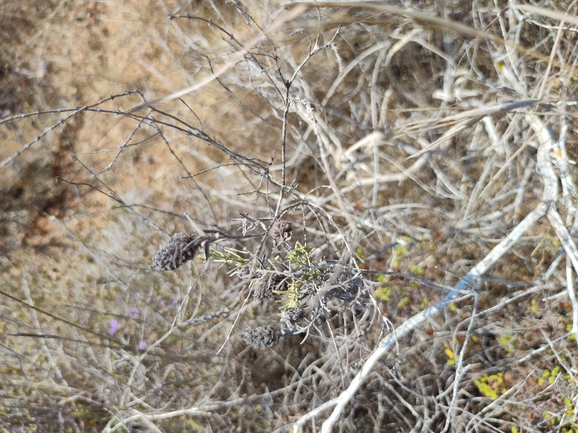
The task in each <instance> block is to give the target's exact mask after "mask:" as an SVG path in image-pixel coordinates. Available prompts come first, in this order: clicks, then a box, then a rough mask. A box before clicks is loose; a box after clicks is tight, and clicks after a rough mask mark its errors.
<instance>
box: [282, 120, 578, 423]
mask: <svg viewBox="0 0 578 433" xmlns="http://www.w3.org/2000/svg"><path fill="white" fill-rule="evenodd" d="M526 121H527V123H528V124H529V125H530V126H531V128H532V129H533V130H534V132H535V135H536V137H537V139H538V142H539V147H538V164H537V165H538V171H539V173H540V175H541V177H542V180H543V183H544V189H543V194H542V200H541V202H540V204H539V205H538V206H536V208H535V209H534V210H532V211H531V212H530V213H529V214H528V215H527V216H526V218H524V219H523V220H522V221H521V222H520V223H519V224H518V225H517V226H516V227H515V228H514V229H513V230H512V231H511V232H510V233H509V234H508V236H507V237H506V238H505V239H504V240H502V242H500V243H499V244H498V245H497V246H496V247H494V249H492V250H491V251H490V252H489V253H488V255H486V257H485V258H484V259H483V260H481V261H480V262H479V263H478V264H477V265H476V266H475V267H474V268H473V269H472V270H471V271H470V272H469V273H468V274H467V275H466V276H465V277H464V278H463V279H462V280H461V281H460V282H459V283H458V284H457V285H456V286H455V287H454V291H451V292H450V293H448V294H447V295H446V296H445V297H444V298H443V299H442V300H441V301H439V302H438V303H437V304H435V305H432V306H430V307H428V308H426V309H425V310H424V311H422V312H420V313H418V314H416V315H415V316H413V317H412V318H410V319H409V320H407V321H405V322H404V323H403V324H402V325H400V326H399V327H398V328H397V329H396V330H395V331H394V332H393V333H392V334H390V335H388V336H387V337H386V338H384V339H383V340H382V341H381V342H380V343H379V344H378V346H377V347H376V348H375V349H374V351H373V353H372V354H371V355H370V356H369V357H368V358H367V360H366V361H365V363H364V365H363V367H362V369H361V371H360V372H359V373H358V374H357V375H356V376H355V377H354V379H353V380H352V381H351V383H350V385H349V387H348V388H347V389H346V390H344V391H343V392H342V393H341V394H340V395H339V396H338V397H336V398H334V399H332V400H330V401H328V402H326V403H324V404H323V405H321V406H319V407H317V408H316V409H314V410H312V411H310V412H308V413H307V414H305V415H304V416H302V417H301V418H300V419H299V420H298V421H296V422H295V423H293V424H291V425H290V426H285V427H284V428H288V427H293V429H294V431H296V432H297V431H300V429H301V427H302V426H303V425H304V424H305V423H306V422H308V421H310V420H312V419H314V418H316V417H317V416H318V415H320V414H321V413H323V412H324V411H326V410H329V409H331V408H333V412H332V413H331V415H330V416H329V418H327V419H326V420H325V422H324V423H323V426H322V429H321V432H323V433H329V432H331V431H332V430H333V427H334V426H335V424H336V422H337V421H338V420H339V419H340V417H341V415H342V413H343V410H344V409H345V407H346V406H347V404H348V403H349V402H350V400H351V399H352V398H353V397H354V396H355V395H356V393H357V391H358V390H359V388H360V386H361V385H362V383H363V382H364V381H365V379H366V378H367V377H368V376H369V374H370V373H371V372H372V371H373V368H374V366H375V364H376V363H377V362H378V361H379V360H380V359H382V358H383V357H384V356H386V355H387V354H388V353H389V352H390V351H391V349H392V348H393V347H394V344H395V342H396V341H397V340H398V339H400V338H402V337H404V336H406V335H408V334H409V333H410V332H411V331H413V330H415V329H417V328H418V327H419V326H420V325H422V324H423V323H424V322H425V321H426V320H427V319H428V318H431V317H434V316H436V315H437V314H438V313H439V312H441V311H442V310H444V309H445V308H446V307H447V306H448V305H449V304H450V303H451V302H452V301H453V300H455V299H456V298H457V297H458V296H459V295H460V294H461V293H463V292H464V291H468V290H471V289H472V287H474V286H475V284H476V281H477V280H478V278H479V277H481V276H482V275H484V274H485V273H486V272H487V271H488V269H489V268H490V267H491V266H492V265H493V264H495V263H496V262H497V261H498V260H499V259H500V258H501V257H502V256H504V254H506V253H507V252H508V251H510V249H511V248H512V247H513V246H514V244H515V243H516V242H517V241H518V240H519V239H520V237H521V236H522V235H523V234H524V233H526V232H527V231H528V230H529V229H530V228H531V227H532V226H533V225H534V224H535V223H536V222H537V221H538V220H539V219H541V218H542V217H544V216H545V215H547V216H548V219H549V221H550V223H551V224H552V227H553V228H554V230H555V231H556V234H557V236H558V238H559V239H560V241H561V242H562V245H563V246H564V249H565V250H566V252H567V253H568V257H569V260H570V261H571V263H572V265H573V267H574V269H575V271H576V272H578V250H577V249H576V245H575V243H574V242H573V240H572V238H571V236H570V233H569V232H568V229H567V228H566V227H565V226H564V224H563V222H562V219H561V217H560V214H559V213H558V211H557V209H556V201H557V199H558V176H557V175H556V173H555V171H554V167H553V163H552V157H553V155H554V151H555V150H556V148H557V143H555V140H554V138H553V137H552V135H551V133H550V131H549V130H548V128H547V125H545V124H544V123H543V122H542V121H541V120H540V119H539V118H538V116H537V115H535V114H528V115H526ZM562 144H563V143H558V145H562ZM571 280H572V279H571V278H570V279H569V284H568V292H569V294H570V298H571V299H572V301H573V303H574V305H573V307H574V311H576V310H577V309H578V305H576V304H575V302H576V299H575V296H574V295H573V289H572V285H571V282H572V281H571ZM576 329H577V324H576V320H575V321H574V329H573V331H574V332H576Z"/></svg>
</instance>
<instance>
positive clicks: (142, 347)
mask: <svg viewBox="0 0 578 433" xmlns="http://www.w3.org/2000/svg"><path fill="white" fill-rule="evenodd" d="M147 347H148V344H147V343H146V341H141V342H140V343H139V344H138V350H140V351H141V352H142V351H143V350H146V348H147Z"/></svg>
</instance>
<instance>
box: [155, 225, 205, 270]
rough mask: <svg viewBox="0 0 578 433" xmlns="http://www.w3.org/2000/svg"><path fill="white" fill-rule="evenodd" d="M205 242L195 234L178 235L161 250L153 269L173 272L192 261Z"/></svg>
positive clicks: (158, 252)
mask: <svg viewBox="0 0 578 433" xmlns="http://www.w3.org/2000/svg"><path fill="white" fill-rule="evenodd" d="M205 240H206V238H200V237H198V236H197V235H194V234H185V233H176V234H174V235H173V236H171V238H170V239H169V240H168V241H167V242H165V243H164V244H163V245H162V246H161V247H160V248H159V250H158V251H157V253H156V254H155V256H154V257H153V263H152V265H151V267H152V268H153V269H156V270H158V271H173V270H175V269H177V268H178V267H179V266H181V265H182V264H183V263H185V262H186V261H188V260H192V259H193V257H195V254H196V253H197V251H198V250H199V248H200V247H201V245H202V243H203V242H204V241H205Z"/></svg>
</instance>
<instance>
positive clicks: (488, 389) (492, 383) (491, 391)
mask: <svg viewBox="0 0 578 433" xmlns="http://www.w3.org/2000/svg"><path fill="white" fill-rule="evenodd" d="M474 384H475V385H476V387H477V388H478V391H480V394H482V395H483V396H484V397H487V398H490V399H492V400H495V399H497V398H498V397H499V396H500V395H502V394H504V393H505V392H506V391H507V389H506V387H505V386H504V377H503V375H502V373H498V374H483V375H482V377H481V378H480V379H478V380H475V381H474Z"/></svg>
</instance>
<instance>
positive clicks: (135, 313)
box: [126, 307, 139, 319]
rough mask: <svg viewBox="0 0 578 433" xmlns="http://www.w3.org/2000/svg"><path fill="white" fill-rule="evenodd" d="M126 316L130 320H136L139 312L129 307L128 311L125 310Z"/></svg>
mask: <svg viewBox="0 0 578 433" xmlns="http://www.w3.org/2000/svg"><path fill="white" fill-rule="evenodd" d="M126 314H127V316H128V317H130V318H131V319H138V315H139V310H138V308H135V307H130V308H129V309H128V310H126Z"/></svg>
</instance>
